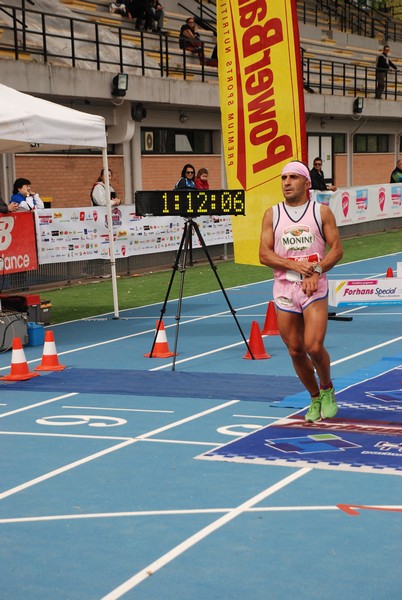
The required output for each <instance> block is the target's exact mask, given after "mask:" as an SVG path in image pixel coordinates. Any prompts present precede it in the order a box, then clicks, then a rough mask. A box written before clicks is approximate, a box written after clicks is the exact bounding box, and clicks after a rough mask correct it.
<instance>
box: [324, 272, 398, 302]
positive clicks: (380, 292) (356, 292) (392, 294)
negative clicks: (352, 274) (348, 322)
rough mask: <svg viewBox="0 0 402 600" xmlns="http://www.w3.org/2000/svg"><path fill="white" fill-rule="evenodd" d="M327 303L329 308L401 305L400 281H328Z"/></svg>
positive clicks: (394, 279)
mask: <svg viewBox="0 0 402 600" xmlns="http://www.w3.org/2000/svg"><path fill="white" fill-rule="evenodd" d="M328 301H329V303H330V305H331V306H348V305H349V304H353V305H354V306H366V305H368V304H384V305H385V304H402V279H397V278H394V277H388V278H386V279H354V280H345V281H343V280H330V281H329V297H328Z"/></svg>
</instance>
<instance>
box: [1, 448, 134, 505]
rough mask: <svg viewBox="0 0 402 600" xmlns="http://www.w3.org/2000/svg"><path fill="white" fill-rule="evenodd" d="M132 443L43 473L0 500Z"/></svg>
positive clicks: (4, 495)
mask: <svg viewBox="0 0 402 600" xmlns="http://www.w3.org/2000/svg"><path fill="white" fill-rule="evenodd" d="M134 442H135V440H128V441H125V442H122V443H121V444H116V446H112V448H106V449H105V450H101V451H100V452H95V454H90V455H89V456H86V457H85V458H80V460H76V461H74V462H72V463H69V464H67V465H64V467H60V468H59V469H54V471H50V472H49V473H45V474H44V475H41V476H40V477H35V478H34V479H30V480H29V481H25V483H22V484H20V485H17V486H15V487H13V488H10V489H9V490H6V491H5V492H3V493H1V494H0V500H3V499H4V498H8V497H9V496H12V495H13V494H17V493H18V492H22V491H23V490H26V489H28V488H30V487H32V486H34V485H37V484H38V483H42V482H43V481H46V480H47V479H51V478H52V477H56V476H57V475H60V474H61V473H65V472H66V471H70V470H71V469H75V467H80V466H81V465H84V464H85V463H88V462H91V461H93V460H95V459H97V458H100V457H101V456H105V455H106V454H111V453H112V452H116V450H121V448H124V447H125V446H129V445H130V444H133V443H134Z"/></svg>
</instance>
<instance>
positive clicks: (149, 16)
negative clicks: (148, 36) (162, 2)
mask: <svg viewBox="0 0 402 600" xmlns="http://www.w3.org/2000/svg"><path fill="white" fill-rule="evenodd" d="M127 8H128V12H129V13H130V16H131V18H133V19H135V28H136V29H138V30H140V31H148V30H149V31H152V24H153V13H152V11H151V0H130V3H129V5H128V6H127ZM143 22H144V25H143Z"/></svg>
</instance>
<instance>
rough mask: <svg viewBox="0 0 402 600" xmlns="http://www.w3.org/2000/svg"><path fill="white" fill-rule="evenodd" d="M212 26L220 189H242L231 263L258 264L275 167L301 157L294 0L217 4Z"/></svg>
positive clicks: (277, 191) (275, 198) (274, 195)
mask: <svg viewBox="0 0 402 600" xmlns="http://www.w3.org/2000/svg"><path fill="white" fill-rule="evenodd" d="M217 22H218V59H219V87H220V104H221V114H222V136H223V147H224V155H225V162H226V174H227V183H228V187H229V188H231V189H239V187H240V188H243V189H244V190H246V216H245V217H242V216H239V217H232V226H233V238H234V247H235V260H236V262H239V263H245V264H252V265H258V264H260V263H259V259H258V247H259V238H260V231H261V222H262V217H263V215H264V212H265V210H266V208H268V207H269V206H272V205H274V204H277V203H278V202H279V201H280V200H281V199H282V193H281V185H280V174H281V171H282V168H283V166H284V165H285V164H286V163H287V162H289V161H290V160H295V159H296V160H306V157H307V144H306V131H305V117H304V100H303V78H302V67H301V55H300V43H299V31H298V22H297V13H296V0H250V1H247V0H244V1H243V0H218V4H217Z"/></svg>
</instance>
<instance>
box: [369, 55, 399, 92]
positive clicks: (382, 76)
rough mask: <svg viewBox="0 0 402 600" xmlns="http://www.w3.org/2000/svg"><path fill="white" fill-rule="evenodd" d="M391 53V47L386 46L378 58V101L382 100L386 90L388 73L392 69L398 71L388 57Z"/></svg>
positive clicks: (376, 75) (376, 83)
mask: <svg viewBox="0 0 402 600" xmlns="http://www.w3.org/2000/svg"><path fill="white" fill-rule="evenodd" d="M389 53H390V47H389V46H384V48H383V50H382V53H381V54H379V55H378V56H377V62H376V70H375V97H376V98H377V100H381V96H382V94H383V91H384V89H385V83H386V81H387V73H388V71H389V69H390V68H392V69H394V71H397V70H398V69H397V67H396V65H394V63H393V62H392V60H391V59H390V58H389V57H388V54H389Z"/></svg>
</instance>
